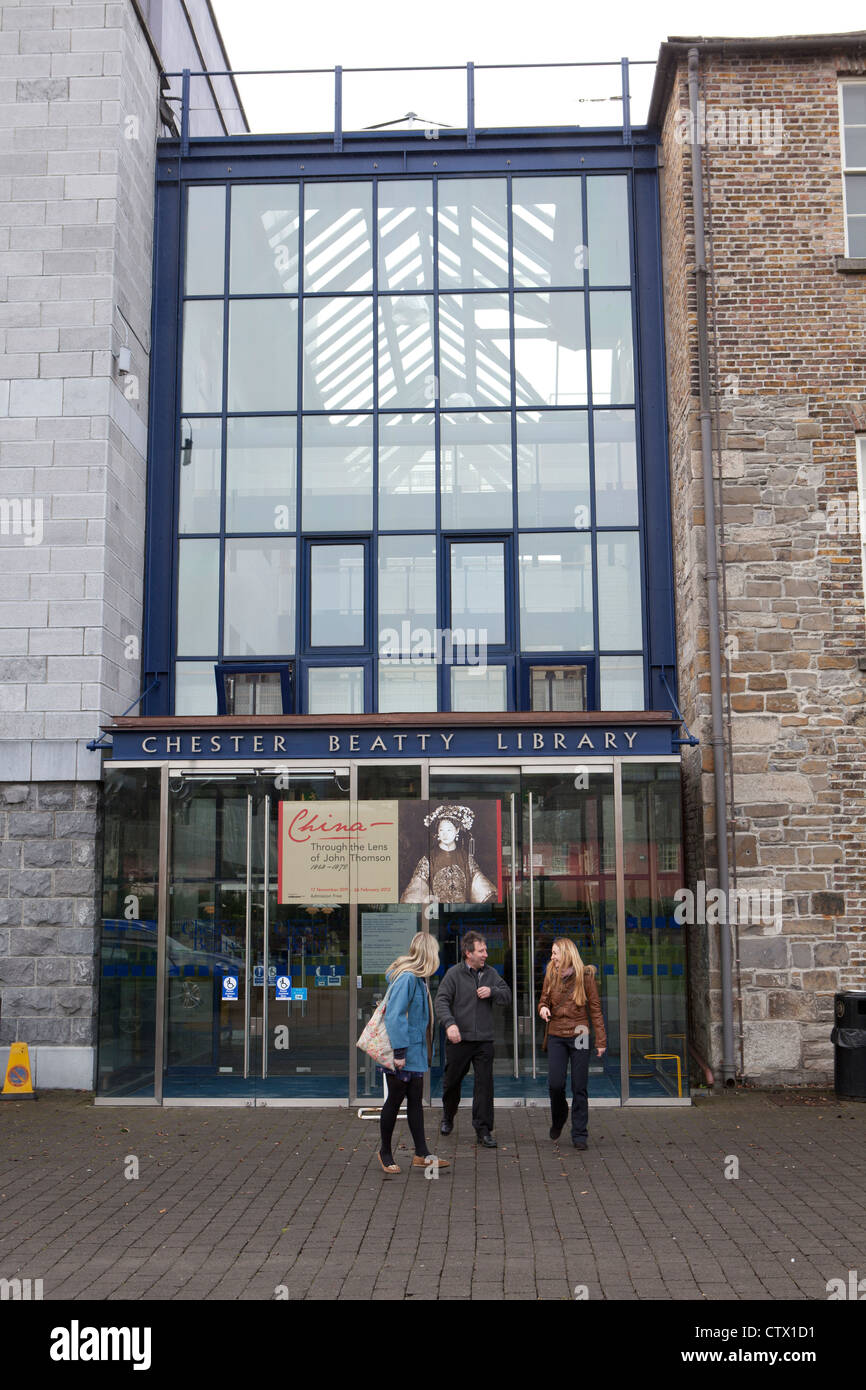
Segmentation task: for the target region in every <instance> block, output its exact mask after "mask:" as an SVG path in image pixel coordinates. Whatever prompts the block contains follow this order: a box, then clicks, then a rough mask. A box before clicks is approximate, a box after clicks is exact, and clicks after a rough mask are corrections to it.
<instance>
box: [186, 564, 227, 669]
mask: <svg viewBox="0 0 866 1390" xmlns="http://www.w3.org/2000/svg"><path fill="white" fill-rule="evenodd" d="M178 551H179V558H178V575H177V654H178V656H209V655H210V653H211V652H215V651H216V650H217V649H218V646H219V637H218V634H219V615H218V612H217V609H218V607H219V555H220V544H219V541H216V540H214V541H192V540H186V541H181V542H180V543H179V545H178Z"/></svg>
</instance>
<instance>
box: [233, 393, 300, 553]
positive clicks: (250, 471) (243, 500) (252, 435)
mask: <svg viewBox="0 0 866 1390" xmlns="http://www.w3.org/2000/svg"><path fill="white" fill-rule="evenodd" d="M297 430H298V426H297V420H296V419H295V417H294V416H287V417H285V418H281V419H270V420H269V419H253V420H229V422H228V426H227V433H226V530H227V531H294V529H295V456H296V454H297V438H298V435H297Z"/></svg>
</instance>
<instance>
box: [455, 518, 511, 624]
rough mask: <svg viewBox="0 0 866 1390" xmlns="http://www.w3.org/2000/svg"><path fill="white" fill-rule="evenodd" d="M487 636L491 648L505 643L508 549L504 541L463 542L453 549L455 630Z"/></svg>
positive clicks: (457, 543)
mask: <svg viewBox="0 0 866 1390" xmlns="http://www.w3.org/2000/svg"><path fill="white" fill-rule="evenodd" d="M457 628H460V629H461V630H462V631H464V632H466V631H467V630H468V629H472V630H473V631H474V633H476V634H477V633H478V632H479V630H480V631H481V632H483V633H484V634H485V637H484V639H483V640H484V641H486V643H487V644H488V646H492V645H499V644H501V643H503V642H504V641H505V547H504V545H503V544H502V542H501V541H466V542H463V541H459V542H455V544H453V545H452V546H451V629H452V632H453V631H454V630H455V629H457Z"/></svg>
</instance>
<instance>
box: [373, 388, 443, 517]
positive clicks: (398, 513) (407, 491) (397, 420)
mask: <svg viewBox="0 0 866 1390" xmlns="http://www.w3.org/2000/svg"><path fill="white" fill-rule="evenodd" d="M434 426H435V421H434V417H433V416H432V415H380V416H379V528H380V530H383V531H393V530H397V529H398V528H399V527H403V526H405V527H409V528H411V529H412V530H413V531H417V530H422V531H430V530H432V529H433V527H434V526H435V525H436V447H435V431H434Z"/></svg>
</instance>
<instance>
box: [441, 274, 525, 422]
mask: <svg viewBox="0 0 866 1390" xmlns="http://www.w3.org/2000/svg"><path fill="white" fill-rule="evenodd" d="M439 373H440V377H441V382H440V391H441V395H442V404H443V405H445V406H469V405H475V406H480V405H510V403H511V343H510V339H509V334H508V296H507V295H504V294H443V295H442V296H441V297H440V299H439Z"/></svg>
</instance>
